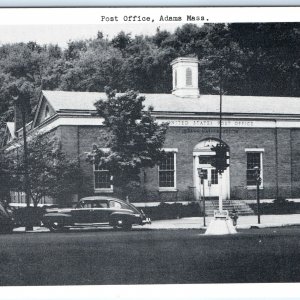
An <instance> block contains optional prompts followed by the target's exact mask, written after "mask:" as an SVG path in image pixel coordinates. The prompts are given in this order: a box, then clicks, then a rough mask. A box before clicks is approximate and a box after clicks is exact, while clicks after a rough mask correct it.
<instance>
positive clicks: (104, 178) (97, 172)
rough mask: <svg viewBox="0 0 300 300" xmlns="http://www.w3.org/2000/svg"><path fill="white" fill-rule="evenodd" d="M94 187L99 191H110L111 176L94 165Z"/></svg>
mask: <svg viewBox="0 0 300 300" xmlns="http://www.w3.org/2000/svg"><path fill="white" fill-rule="evenodd" d="M94 187H95V190H99V191H112V190H113V186H112V184H111V175H110V172H109V171H108V170H105V169H102V168H100V167H99V166H97V165H94Z"/></svg>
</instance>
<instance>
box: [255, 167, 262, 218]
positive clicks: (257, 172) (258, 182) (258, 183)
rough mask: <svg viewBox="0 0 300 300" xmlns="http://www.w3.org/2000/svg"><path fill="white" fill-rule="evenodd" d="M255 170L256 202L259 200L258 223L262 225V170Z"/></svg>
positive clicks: (257, 168)
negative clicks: (260, 188)
mask: <svg viewBox="0 0 300 300" xmlns="http://www.w3.org/2000/svg"><path fill="white" fill-rule="evenodd" d="M254 170H255V181H256V200H257V223H258V224H260V195H259V187H260V184H261V177H260V169H259V167H254Z"/></svg>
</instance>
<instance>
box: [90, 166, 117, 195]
mask: <svg viewBox="0 0 300 300" xmlns="http://www.w3.org/2000/svg"><path fill="white" fill-rule="evenodd" d="M100 172H108V173H109V170H105V169H103V170H96V168H95V164H93V177H94V178H93V179H94V180H93V181H94V191H95V193H97V192H98V193H113V190H114V186H113V185H112V184H110V187H109V188H97V187H96V176H95V175H96V173H100ZM110 178H111V175H110Z"/></svg>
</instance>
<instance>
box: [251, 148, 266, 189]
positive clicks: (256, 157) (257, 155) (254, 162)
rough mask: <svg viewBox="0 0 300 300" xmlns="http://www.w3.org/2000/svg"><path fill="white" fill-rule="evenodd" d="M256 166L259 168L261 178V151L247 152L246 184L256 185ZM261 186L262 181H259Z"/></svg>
mask: <svg viewBox="0 0 300 300" xmlns="http://www.w3.org/2000/svg"><path fill="white" fill-rule="evenodd" d="M256 167H258V168H259V170H260V177H261V179H263V176H262V175H263V169H262V152H258V151H256V152H247V186H256V180H255V174H256V169H255V168H256ZM261 187H262V182H261Z"/></svg>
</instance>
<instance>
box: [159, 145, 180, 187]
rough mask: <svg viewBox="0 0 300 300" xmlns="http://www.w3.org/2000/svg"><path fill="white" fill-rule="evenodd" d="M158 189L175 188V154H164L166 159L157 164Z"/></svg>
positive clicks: (170, 152)
mask: <svg viewBox="0 0 300 300" xmlns="http://www.w3.org/2000/svg"><path fill="white" fill-rule="evenodd" d="M158 173H159V188H160V189H175V188H176V152H174V151H169V152H166V158H165V159H164V160H163V161H162V162H161V163H160V164H159V168H158Z"/></svg>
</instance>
